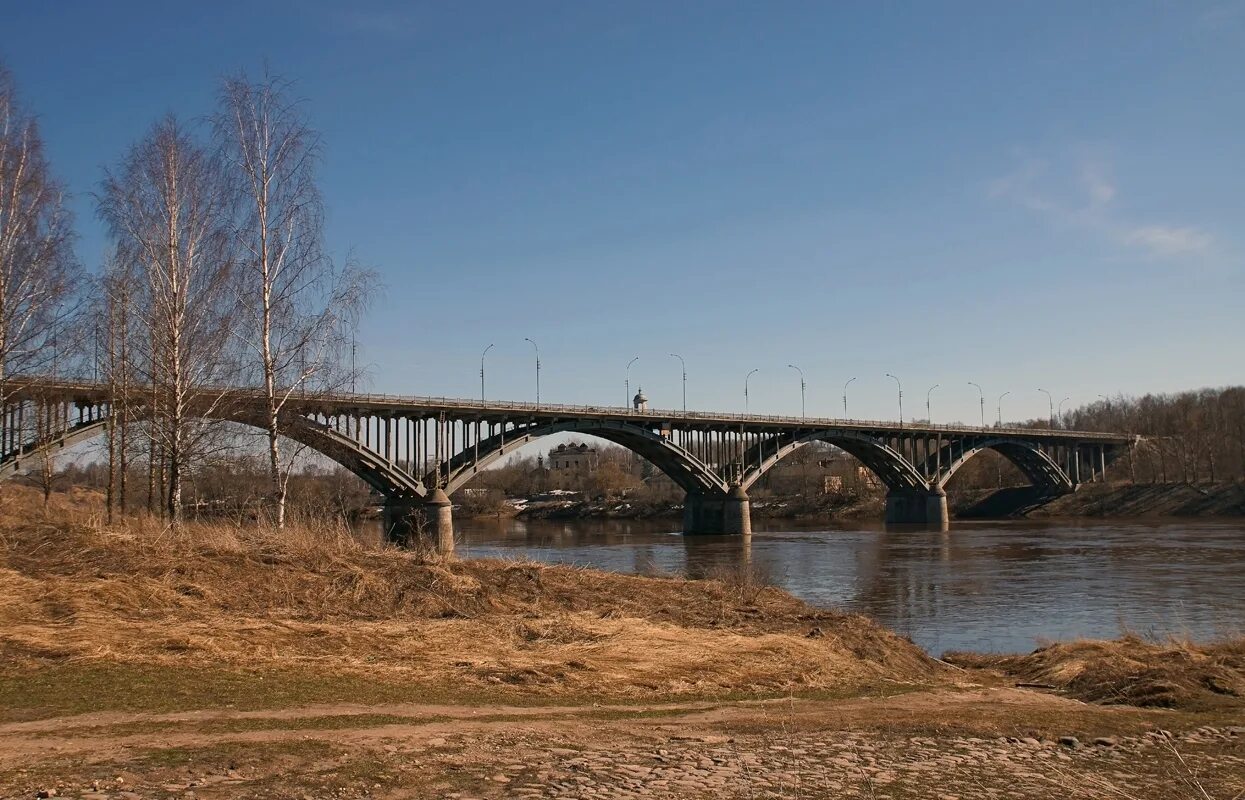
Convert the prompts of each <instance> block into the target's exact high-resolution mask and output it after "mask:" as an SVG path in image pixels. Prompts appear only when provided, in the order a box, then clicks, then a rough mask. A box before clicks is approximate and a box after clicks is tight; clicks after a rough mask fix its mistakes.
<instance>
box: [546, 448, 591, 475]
mask: <svg viewBox="0 0 1245 800" xmlns="http://www.w3.org/2000/svg"><path fill="white" fill-rule="evenodd" d="M599 463H600V462H599V460H598V456H597V451H596V448H595V447H589V446H588V445H586V444H582V443H580V444H576V443H574V442H571V443H570V444H560V445H558V446H557V447H555V448H553V449H552V450H550V451H549V469H551V470H570V471H572V472H595V471H596V469H597V466H598V464H599Z"/></svg>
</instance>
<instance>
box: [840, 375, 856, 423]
mask: <svg viewBox="0 0 1245 800" xmlns="http://www.w3.org/2000/svg"><path fill="white" fill-rule="evenodd" d="M854 380H856V379H855V378H848V380H847V383H845V384H843V418H844V419H847V387H849V386H851V385H852V381H854Z"/></svg>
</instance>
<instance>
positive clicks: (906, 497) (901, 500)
mask: <svg viewBox="0 0 1245 800" xmlns="http://www.w3.org/2000/svg"><path fill="white" fill-rule="evenodd" d="M950 519H951V516H950V514H949V512H948V511H947V493H946V492H945V491H943V490H942V489H934V490H932V491H927V490H922V489H891V490H890V491H889V492H887V493H886V521H887V522H890V523H894V524H902V525H931V526H933V525H937V526H938V527H946V526H947V525H948V523H949V522H950Z"/></svg>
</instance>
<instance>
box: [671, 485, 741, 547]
mask: <svg viewBox="0 0 1245 800" xmlns="http://www.w3.org/2000/svg"><path fill="white" fill-rule="evenodd" d="M683 533H684V534H687V535H694V534H706V535H710V536H721V535H733V534H743V535H745V536H746V535H749V534H751V533H752V509H751V504H750V502H749V500H748V493H747V492H745V491H744V490H743V488H742V487H740V486H733V487H731V490H730V491H729V492H727V493H726V494H724V495H723V494H712V495H706V494H700V493H698V492H688V493H687V496H686V497H685V498H684V499H683Z"/></svg>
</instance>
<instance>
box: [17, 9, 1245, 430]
mask: <svg viewBox="0 0 1245 800" xmlns="http://www.w3.org/2000/svg"><path fill="white" fill-rule="evenodd" d="M0 17H2V18H3V19H4V20H5V22H4V28H3V32H2V33H0V59H3V60H4V61H5V62H6V63H7V64H8V66H9V67H10V69H11V70H12V71H13V72H14V75H15V78H16V80H17V81H18V85H19V87H20V89H21V91H22V92H23V95H24V98H25V101H26V103H27V105H28V106H29V107H31V108H32V110H34V111H35V112H36V113H37V114H38V115H39V116H40V118H41V120H42V124H43V130H44V135H45V138H46V140H47V143H48V149H49V153H50V156H51V158H52V159H53V163H54V167H55V169H56V171H57V172H58V173H59V175H60V176H61V177H62V178H63V179H64V180H65V181H66V182H67V184H68V186H69V188H70V189H71V191H72V192H73V193H74V200H73V205H74V208H75V209H76V212H77V215H78V223H79V225H78V227H79V229H80V234H81V238H80V242H79V252H80V255H81V257H82V259H83V261H84V262H85V263H86V264H87V265H88V266H91V267H94V266H95V265H97V264H98V262H99V258H100V254H101V253H102V251H103V248H104V240H103V238H102V232H101V226H100V225H99V223H98V222H97V220H96V219H95V216H94V211H93V205H92V200H91V197H90V193H91V192H92V191H93V190H94V189H95V188H96V187H97V185H98V182H99V179H100V176H101V171H102V168H103V167H104V166H105V165H108V164H111V163H115V162H116V161H117V159H118V158H119V157H120V156H121V154H122V153H123V152H124V150H125V148H126V147H127V146H128V145H129V144H130V143H132V142H133V141H134V140H136V139H137V138H138V137H140V136H141V135H143V133H144V132H145V130H146V129H147V127H148V126H149V125H150V124H151V123H152V122H153V121H154V120H155V119H156V118H157V117H158V116H160V115H161V114H163V113H165V112H168V111H174V112H176V113H178V114H180V115H182V116H184V117H186V118H199V117H202V116H204V115H206V114H208V113H209V112H210V111H211V109H212V103H213V98H214V95H215V92H216V88H217V83H218V80H219V77H220V76H221V75H222V74H225V73H232V72H235V71H237V70H239V69H247V70H250V71H251V72H257V71H258V70H259V69H260V68H261V67H262V64H263V62H264V60H265V59H266V60H267V62H268V63H269V64H270V65H271V67H272V68H273V69H274V70H275V71H278V72H280V73H282V74H284V75H286V76H288V77H292V78H295V79H296V80H297V81H298V89H299V91H300V93H301V94H302V95H304V96H305V97H306V98H307V100H308V109H309V112H310V114H311V117H312V120H313V123H314V124H315V126H316V127H318V128H319V129H320V130H321V131H322V132H323V135H324V141H325V160H324V164H323V167H322V171H321V175H322V186H323V190H324V194H325V197H326V200H327V204H328V208H329V227H328V239H329V244H330V246H331V248H332V249H333V251H334V253H335V254H337V255H338V256H339V257H344V256H345V255H346V254H347V253H350V252H353V253H354V255H355V256H356V257H357V258H359V259H360V260H361V261H363V262H365V263H367V264H370V265H372V266H373V267H374V268H375V269H376V270H377V271H378V272H379V273H380V275H381V276H382V280H383V282H384V290H383V292H380V293H379V294H378V295H377V298H376V302H375V304H374V307H373V311H372V313H371V314H370V315H369V317H368V319H367V320H366V322H365V324H364V326H363V329H362V331H361V333H360V353H361V357H362V358H363V359H364V360H365V361H366V362H367V363H369V364H371V365H372V379H371V387H372V388H374V389H375V390H377V391H389V392H401V393H413V394H446V395H454V396H474V395H476V394H478V392H479V374H478V370H479V362H480V352H481V350H483V348H484V347H485V346H487V345H488V344H490V343H494V344H495V345H496V347H495V348H494V349H493V350H492V352H491V353H490V354H489V360H488V390H489V395H490V396H492V397H507V398H513V399H530V398H531V396H532V394H533V383H534V382H533V364H532V349H531V345H529V344H528V343H527V342H525V341H524V337H531V338H532V339H535V340H536V341H537V342H539V344H540V347H541V354H542V361H543V367H544V369H543V371H542V375H541V381H542V394H543V398H544V399H545V400H546V401H553V402H559V401H560V402H589V403H610V402H613V403H618V402H621V401H622V399H623V379H624V367H625V365H626V364H627V362H628V361H629V360H630V359H631V358H632V357H633V356H639V357H640V360H639V362H637V364H636V365H635V367H633V369H632V373H631V374H632V386H633V387H634V386H635V385H636V384H642V385H643V387H644V389H645V392H646V393H647V394H648V395H649V396H650V398H651V400H652V402H653V404H654V405H658V406H662V407H676V406H677V405H678V404H679V403H680V387H679V364H678V362H677V361H676V360H675V359H673V358H671V357H670V356H669V353H671V352H677V353H680V354H682V355H683V356H684V357H685V359H686V360H687V366H688V399H689V404H690V405H692V406H696V407H702V408H717V409H724V410H742V407H743V383H744V375H745V374H746V373H747V372H748V371H749V370H751V369H752V368H759V369H760V372H759V373H757V375H756V376H755V377H754V378H753V381H752V387H751V389H752V391H751V396H752V403H751V407H752V409H753V410H754V411H763V412H774V413H798V412H799V378H798V376H797V375H796V373H795V372H794V371H793V370H791V369H788V368H787V366H786V365H787V364H790V363H794V364H797V365H799V366H801V367H802V368H803V369H804V372H805V373H806V375H807V377H808V409H809V413H810V414H835V413H840V412H841V411H842V400H841V394H842V386H843V383H844V381H846V380H847V379H848V378H851V377H856V378H858V380H857V381H856V382H855V383H853V384H852V388H851V397H850V403H851V407H850V410H851V412H852V416H870V417H882V418H886V417H893V416H894V415H895V405H896V403H895V387H894V382H893V381H891V380H890V379H889V378H887V377H885V373H887V372H891V373H894V374H896V375H898V376H899V377H900V378H901V380H902V381H903V384H904V393H905V397H904V402H905V406H904V408H905V412H906V415H907V416H909V417H911V416H921V417H924V415H925V409H924V405H925V397H926V391H927V389H928V388H929V387H930V386H932V385H934V384H939V385H940V388H939V389H937V390H936V391H935V392H934V394H933V417H934V419H935V421H951V420H957V419H958V420H966V421H973V420H975V419H976V418H977V408H978V406H977V393H976V389H974V388H973V387H971V386H969V385H968V381H976V382H978V383H980V384H981V385H982V386H983V387H984V388H985V391H986V393H987V396H988V400H987V409H988V415H989V416H993V414H994V408H995V398H996V397H997V396H998V395H999V394H1001V393H1002V392H1004V391H1010V392H1011V395H1010V396H1009V397H1008V399H1007V401H1006V405H1005V408H1004V413H1005V416H1007V417H1008V418H1023V417H1036V416H1042V415H1044V414H1045V413H1046V399H1045V396H1044V395H1042V394H1041V393H1039V392H1038V391H1037V387H1043V388H1046V389H1049V390H1050V391H1052V392H1053V393H1054V395H1055V400H1056V401H1058V400H1060V399H1061V398H1062V397H1064V396H1068V397H1071V398H1072V400H1071V403H1073V404H1075V403H1079V402H1090V401H1093V400H1094V399H1095V398H1096V397H1097V396H1098V395H1099V394H1106V395H1113V394H1115V393H1117V392H1125V393H1141V392H1146V391H1172V390H1178V389H1182V388H1193V387H1199V386H1206V385H1223V384H1228V383H1240V382H1243V381H1245V344H1243V343H1245V310H1243V309H1245V237H1243V235H1242V225H1241V223H1242V220H1245V188H1243V187H1245V183H1243V181H1242V178H1243V177H1245V2H1205V3H1196V2H1154V3H1144V2H1103V3H1089V4H1087V3H1079V2H1078V3H1058V2H1047V3H989V2H982V3H960V2H948V3H877V2H861V3H848V2H841V3H840V2H835V3H830V2H823V3H798V2H775V3H760V2H728V1H727V0H720V1H719V2H712V3H701V2H695V3H692V2H688V3H669V2H660V3H645V2H628V3H603V2H566V3H554V2H526V3H479V2H475V3H472V2H459V3H394V4H384V3H354V4H346V3H327V2H325V3H319V2H298V3H295V2H263V1H262V0H253V1H252V2H249V3H231V2H217V3H211V4H207V3H201V4H194V5H190V4H165V3H139V2H133V3H108V4H105V3H93V2H58V3H28V2H20V3H19V2H10V1H9V0H6V1H5V2H4V3H3V13H2V14H0Z"/></svg>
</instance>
